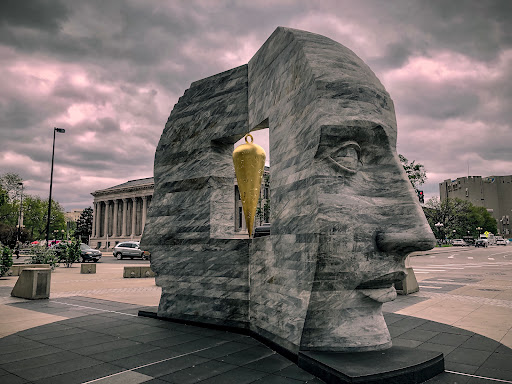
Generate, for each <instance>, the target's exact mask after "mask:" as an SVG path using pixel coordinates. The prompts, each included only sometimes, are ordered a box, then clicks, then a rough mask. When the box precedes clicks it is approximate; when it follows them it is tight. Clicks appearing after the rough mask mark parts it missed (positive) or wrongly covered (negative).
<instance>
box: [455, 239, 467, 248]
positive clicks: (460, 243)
mask: <svg viewBox="0 0 512 384" xmlns="http://www.w3.org/2000/svg"><path fill="white" fill-rule="evenodd" d="M452 245H453V246H454V247H466V246H468V245H469V244H468V243H466V242H465V241H464V240H462V239H455V240H453V241H452Z"/></svg>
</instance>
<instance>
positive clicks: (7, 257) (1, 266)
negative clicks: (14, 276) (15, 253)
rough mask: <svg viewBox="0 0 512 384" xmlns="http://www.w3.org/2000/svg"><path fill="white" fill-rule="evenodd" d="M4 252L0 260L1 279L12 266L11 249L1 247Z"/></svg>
mask: <svg viewBox="0 0 512 384" xmlns="http://www.w3.org/2000/svg"><path fill="white" fill-rule="evenodd" d="M0 250H1V251H2V255H1V259H0V277H2V276H4V275H5V274H6V273H7V271H8V270H9V269H10V268H11V266H12V251H11V249H10V248H9V247H3V246H2V247H0Z"/></svg>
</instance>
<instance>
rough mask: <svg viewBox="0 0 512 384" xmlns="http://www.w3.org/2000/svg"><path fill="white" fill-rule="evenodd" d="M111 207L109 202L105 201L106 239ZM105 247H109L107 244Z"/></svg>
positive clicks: (104, 233) (104, 234)
mask: <svg viewBox="0 0 512 384" xmlns="http://www.w3.org/2000/svg"><path fill="white" fill-rule="evenodd" d="M109 206H110V203H109V201H108V200H105V221H104V224H103V225H104V227H105V228H104V231H103V236H104V237H105V238H106V237H107V236H108V208H109ZM105 246H108V244H107V243H105Z"/></svg>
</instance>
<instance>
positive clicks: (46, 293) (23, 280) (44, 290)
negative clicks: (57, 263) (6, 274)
mask: <svg viewBox="0 0 512 384" xmlns="http://www.w3.org/2000/svg"><path fill="white" fill-rule="evenodd" d="M51 276H52V275H51V269H50V268H29V269H24V270H23V271H22V272H21V274H20V277H19V278H18V281H16V285H15V286H14V288H13V289H12V292H11V296H14V297H21V298H23V299H30V300H35V299H48V298H49V297H50V281H51Z"/></svg>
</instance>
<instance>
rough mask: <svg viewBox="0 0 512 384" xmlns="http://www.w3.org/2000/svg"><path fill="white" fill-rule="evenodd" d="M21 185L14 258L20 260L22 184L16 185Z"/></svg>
mask: <svg viewBox="0 0 512 384" xmlns="http://www.w3.org/2000/svg"><path fill="white" fill-rule="evenodd" d="M18 185H21V196H20V214H19V215H18V230H17V231H16V258H17V259H19V258H20V243H19V241H20V235H21V225H22V223H23V219H22V218H23V216H22V215H23V183H21V182H20V183H18Z"/></svg>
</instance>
